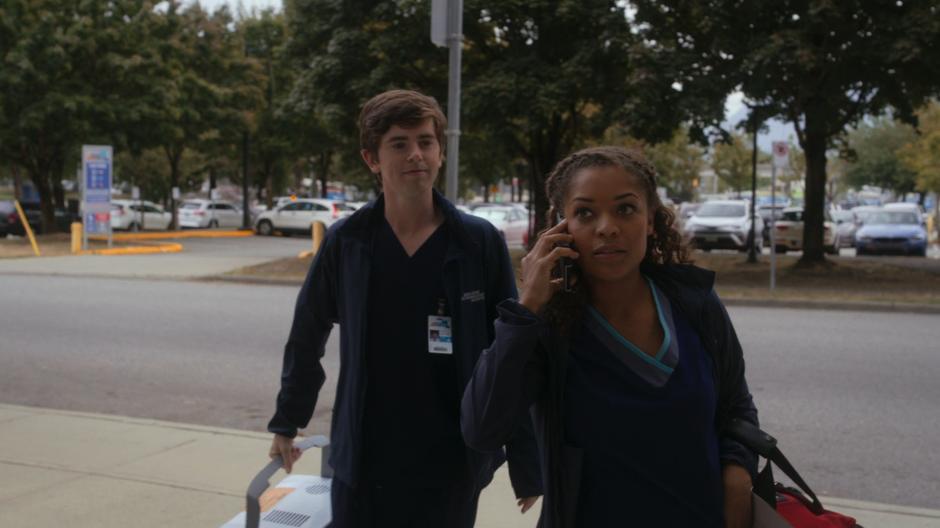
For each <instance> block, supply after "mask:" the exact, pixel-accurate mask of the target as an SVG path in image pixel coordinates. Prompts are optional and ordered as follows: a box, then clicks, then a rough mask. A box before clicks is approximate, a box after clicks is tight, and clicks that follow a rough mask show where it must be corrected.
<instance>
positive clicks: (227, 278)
mask: <svg viewBox="0 0 940 528" xmlns="http://www.w3.org/2000/svg"><path fill="white" fill-rule="evenodd" d="M192 280H195V281H199V282H231V283H233V284H257V285H261V286H303V284H304V279H289V278H277V277H254V276H251V275H214V276H210V277H196V278H193V279H192Z"/></svg>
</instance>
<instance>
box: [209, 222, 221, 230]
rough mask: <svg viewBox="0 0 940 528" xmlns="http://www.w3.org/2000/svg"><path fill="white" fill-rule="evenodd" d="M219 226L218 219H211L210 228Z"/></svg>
mask: <svg viewBox="0 0 940 528" xmlns="http://www.w3.org/2000/svg"><path fill="white" fill-rule="evenodd" d="M217 227H219V221H218V220H209V229H215V228H217Z"/></svg>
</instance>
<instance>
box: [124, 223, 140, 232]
mask: <svg viewBox="0 0 940 528" xmlns="http://www.w3.org/2000/svg"><path fill="white" fill-rule="evenodd" d="M127 230H128V231H133V232H137V231H140V226H139V225H138V224H137V222H131V225H129V226H127Z"/></svg>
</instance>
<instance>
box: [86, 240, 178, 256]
mask: <svg viewBox="0 0 940 528" xmlns="http://www.w3.org/2000/svg"><path fill="white" fill-rule="evenodd" d="M180 251H183V245H182V244H175V243H172V244H156V245H153V246H128V247H121V248H109V249H89V250H85V251H82V252H80V253H78V254H79V255H150V254H154V253H179V252H180Z"/></svg>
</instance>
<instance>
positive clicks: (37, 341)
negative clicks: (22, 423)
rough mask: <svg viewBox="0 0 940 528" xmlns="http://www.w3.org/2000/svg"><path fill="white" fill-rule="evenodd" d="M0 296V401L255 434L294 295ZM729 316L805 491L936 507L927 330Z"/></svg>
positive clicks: (912, 324)
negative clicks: (810, 487) (807, 485)
mask: <svg viewBox="0 0 940 528" xmlns="http://www.w3.org/2000/svg"><path fill="white" fill-rule="evenodd" d="M0 291H3V292H4V295H3V298H4V302H3V304H2V305H0V336H2V341H0V401H2V402H6V403H15V404H25V405H36V406H48V407H57V408H64V409H72V410H84V411H93V412H103V413H113V414H121V415H130V416H140V417H151V418H159V419H166V420H173V421H183V422H192V423H199V424H207V425H217V426H225V427H235V428H243V429H254V430H263V429H264V426H265V423H266V421H267V419H268V418H269V416H270V414H271V412H272V410H273V398H274V394H275V392H276V388H277V384H278V373H279V367H280V361H281V350H282V346H283V342H284V337H285V335H286V333H287V331H288V326H289V322H290V315H291V312H292V308H293V302H294V298H295V296H296V292H297V289H296V287H274V286H248V285H240V284H218V283H212V284H208V283H201V282H177V281H151V280H116V279H106V278H70V277H48V276H47V277H32V276H22V275H21V276H10V275H6V276H4V275H0ZM731 315H732V317H733V319H734V321H735V323H736V325H737V327H738V331H739V334H740V336H741V339H742V341H743V343H744V346H745V349H746V351H747V358H748V377H749V380H750V383H751V387H752V390H753V392H754V395H755V398H756V400H757V404H758V405H759V407H760V409H761V416H762V420H763V423H764V425H765V426H766V428H767V429H768V430H770V431H771V432H773V433H774V434H775V435H776V436H777V437H778V438H779V439H780V440H781V443H782V445H783V446H784V447H785V449H786V452H787V453H789V454H790V456H791V458H792V459H793V460H794V462H795V463H796V464H797V466H798V467H799V468H801V469H802V470H803V472H804V474H805V475H806V476H807V477H808V478H809V479H811V482H812V483H814V484H815V485H816V487H817V488H818V490H817V491H819V492H820V493H825V494H829V495H833V496H840V497H846V498H853V499H859V500H869V501H877V502H884V503H892V504H905V505H911V506H921V507H928V508H937V507H940V484H938V479H937V475H940V450H938V449H937V441H938V440H937V439H938V438H940V420H937V409H938V406H940V383H937V379H938V378H940V352H938V347H937V343H938V342H940V325H938V324H937V323H938V318H937V316H930V315H911V314H897V313H892V314H882V313H848V312H822V311H797V310H782V309H760V308H738V309H732V310H731ZM334 336H335V333H334ZM336 342H337V341H336V339H335V337H334V338H333V339H331V341H330V343H329V345H328V352H327V357H326V365H325V366H326V369H327V371H328V385H327V387H326V388H325V389H324V391H323V392H322V393H321V394H322V396H323V397H322V402H321V403H322V404H323V405H321V406H320V407H319V409H318V411H317V415H316V417H315V420H314V422H315V423H314V426H313V429H312V430H314V431H318V432H320V431H323V432H325V431H326V429H327V428H328V426H329V424H328V422H329V407H330V405H331V402H332V398H333V394H334V391H335V386H334V385H332V383H335V380H336V378H337V375H336V372H337V368H338V364H337V354H336Z"/></svg>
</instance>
